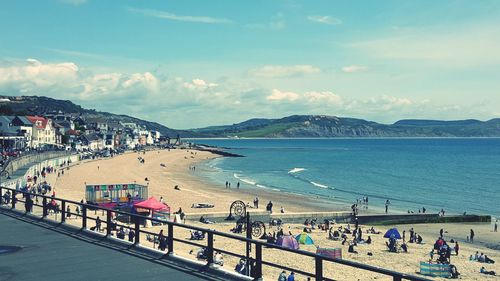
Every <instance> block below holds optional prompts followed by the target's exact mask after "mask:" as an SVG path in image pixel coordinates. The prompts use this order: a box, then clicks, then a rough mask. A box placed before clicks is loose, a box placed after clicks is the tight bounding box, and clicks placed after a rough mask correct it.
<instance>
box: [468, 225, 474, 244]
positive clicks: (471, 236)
mask: <svg viewBox="0 0 500 281" xmlns="http://www.w3.org/2000/svg"><path fill="white" fill-rule="evenodd" d="M469 239H470V240H469V241H470V242H471V243H474V230H473V229H472V228H471V230H470V237H469Z"/></svg>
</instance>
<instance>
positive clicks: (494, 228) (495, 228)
mask: <svg viewBox="0 0 500 281" xmlns="http://www.w3.org/2000/svg"><path fill="white" fill-rule="evenodd" d="M493 232H498V220H496V221H495V226H494V227H493Z"/></svg>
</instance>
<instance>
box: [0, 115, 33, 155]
mask: <svg viewBox="0 0 500 281" xmlns="http://www.w3.org/2000/svg"><path fill="white" fill-rule="evenodd" d="M15 118H16V117H15V116H0V145H1V147H2V151H9V150H20V149H24V148H25V147H26V145H27V136H26V135H27V133H26V132H23V131H22V130H21V126H15V125H14V124H13V120H14V119H15Z"/></svg>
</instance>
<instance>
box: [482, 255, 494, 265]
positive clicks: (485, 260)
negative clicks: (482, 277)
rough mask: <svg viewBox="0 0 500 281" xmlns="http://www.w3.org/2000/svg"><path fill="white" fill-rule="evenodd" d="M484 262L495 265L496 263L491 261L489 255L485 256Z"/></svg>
mask: <svg viewBox="0 0 500 281" xmlns="http://www.w3.org/2000/svg"><path fill="white" fill-rule="evenodd" d="M484 262H485V263H495V261H494V260H492V259H490V258H489V257H488V256H487V255H484Z"/></svg>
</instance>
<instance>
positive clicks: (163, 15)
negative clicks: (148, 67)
mask: <svg viewBox="0 0 500 281" xmlns="http://www.w3.org/2000/svg"><path fill="white" fill-rule="evenodd" d="M128 11H130V12H133V13H137V14H141V15H144V16H149V17H155V18H160V19H166V20H174V21H184V22H197V23H208V24H215V23H231V22H233V21H232V20H230V19H226V18H214V17H208V16H182V15H176V14H173V13H169V12H165V11H159V10H151V9H137V8H128Z"/></svg>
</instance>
